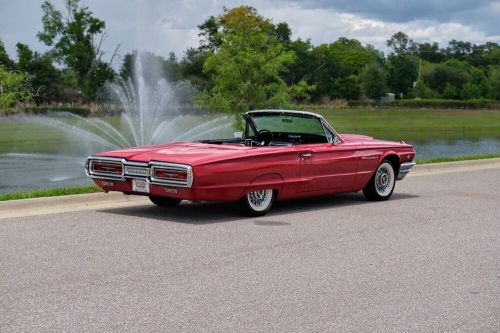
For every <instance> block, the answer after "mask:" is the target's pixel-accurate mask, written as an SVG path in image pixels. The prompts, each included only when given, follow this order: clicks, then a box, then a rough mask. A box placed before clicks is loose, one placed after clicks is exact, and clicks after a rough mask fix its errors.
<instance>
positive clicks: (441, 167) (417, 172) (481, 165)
mask: <svg viewBox="0 0 500 333" xmlns="http://www.w3.org/2000/svg"><path fill="white" fill-rule="evenodd" d="M496 168H500V158H490V159H484V160H471V161H458V162H443V163H431V164H417V165H415V166H414V167H413V169H412V170H411V172H410V173H409V175H408V177H410V176H411V177H416V176H426V175H432V174H440V173H449V172H462V171H478V170H489V169H496Z"/></svg>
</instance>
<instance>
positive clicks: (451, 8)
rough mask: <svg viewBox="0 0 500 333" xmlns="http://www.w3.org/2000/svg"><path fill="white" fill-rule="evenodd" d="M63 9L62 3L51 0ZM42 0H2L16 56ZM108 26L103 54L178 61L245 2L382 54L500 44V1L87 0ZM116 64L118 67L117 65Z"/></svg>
mask: <svg viewBox="0 0 500 333" xmlns="http://www.w3.org/2000/svg"><path fill="white" fill-rule="evenodd" d="M53 2H54V3H55V4H56V5H57V6H58V7H59V8H62V3H63V0H53ZM41 3H42V1H41V0H0V38H1V39H2V40H3V42H4V44H5V46H6V48H7V51H8V52H9V54H10V55H11V56H14V54H15V44H16V43H17V42H19V41H20V42H23V43H26V44H29V45H30V46H31V47H32V48H34V49H35V50H39V51H44V50H46V47H45V46H44V45H42V44H41V43H40V42H38V40H37V38H36V33H37V32H38V31H40V29H41V16H42V13H41V9H40V5H41ZM83 3H84V5H86V6H88V7H90V9H91V10H92V11H93V12H94V13H95V14H96V16H97V17H99V18H101V19H104V20H105V21H106V26H107V32H108V38H107V40H106V42H105V45H104V49H105V51H106V54H107V56H110V55H111V54H112V52H113V50H114V48H115V47H116V45H117V44H121V47H120V54H121V55H123V54H125V53H127V52H129V51H130V50H133V49H143V50H149V51H152V52H155V53H156V54H159V55H166V54H168V52H169V51H174V52H175V53H176V54H177V55H178V56H179V57H181V56H182V54H183V51H184V50H185V49H186V48H187V47H189V46H195V45H197V42H198V35H197V34H198V30H197V25H198V24H200V23H201V22H203V21H204V20H205V19H206V18H207V17H208V16H210V15H218V14H219V13H221V11H222V7H223V6H226V7H228V8H231V7H234V6H239V5H242V4H245V5H250V6H253V7H255V8H257V10H258V12H259V13H260V14H261V15H263V16H265V17H268V18H272V19H273V22H275V23H278V22H282V21H286V22H288V24H289V25H290V26H291V28H292V32H293V36H294V37H300V38H303V39H306V38H310V39H311V40H312V42H313V43H314V44H321V43H328V42H331V41H334V40H335V39H337V38H338V37H342V36H345V37H349V38H356V39H358V40H360V41H361V42H363V43H368V44H372V45H375V46H376V47H377V48H379V49H382V50H385V46H384V42H385V40H387V39H388V38H389V37H390V36H391V35H392V34H393V33H395V32H397V31H404V32H406V33H407V34H409V35H410V36H411V37H412V38H413V39H415V40H417V41H437V42H439V43H441V44H443V46H444V44H445V43H446V42H447V41H449V40H450V39H459V40H467V41H471V42H475V43H484V42H486V41H492V42H497V43H499V42H500V24H499V23H498V22H499V18H500V1H498V0H497V1H495V0H296V1H285V0H267V1H265V0H247V1H233V0H224V1H223V0H207V1H203V0H199V1H195V0H83ZM115 66H116V64H115Z"/></svg>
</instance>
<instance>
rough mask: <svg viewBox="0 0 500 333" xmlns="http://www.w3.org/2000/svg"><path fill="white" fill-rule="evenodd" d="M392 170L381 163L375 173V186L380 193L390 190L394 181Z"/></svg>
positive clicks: (387, 192) (384, 193)
mask: <svg viewBox="0 0 500 333" xmlns="http://www.w3.org/2000/svg"><path fill="white" fill-rule="evenodd" d="M393 178H394V176H393V172H392V170H390V169H389V167H388V166H386V165H381V166H380V167H379V168H378V170H377V174H376V175H375V187H376V189H377V192H378V193H379V194H380V195H387V194H389V192H390V191H391V190H392V185H393V181H394V179H393Z"/></svg>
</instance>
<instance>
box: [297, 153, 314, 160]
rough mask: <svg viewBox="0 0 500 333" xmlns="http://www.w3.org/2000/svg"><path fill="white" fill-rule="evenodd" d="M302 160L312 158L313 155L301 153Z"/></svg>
mask: <svg viewBox="0 0 500 333" xmlns="http://www.w3.org/2000/svg"><path fill="white" fill-rule="evenodd" d="M299 156H300V159H301V160H305V159H306V157H311V156H312V153H301V154H299Z"/></svg>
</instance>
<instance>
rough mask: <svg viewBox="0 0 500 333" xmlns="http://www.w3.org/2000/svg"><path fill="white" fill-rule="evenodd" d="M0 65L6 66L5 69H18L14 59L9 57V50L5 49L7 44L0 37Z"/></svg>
mask: <svg viewBox="0 0 500 333" xmlns="http://www.w3.org/2000/svg"><path fill="white" fill-rule="evenodd" d="M0 65H1V66H4V69H7V70H14V69H16V65H15V63H14V61H12V60H11V59H10V58H9V55H8V54H7V51H6V50H5V46H4V45H3V42H2V40H1V39H0Z"/></svg>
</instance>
